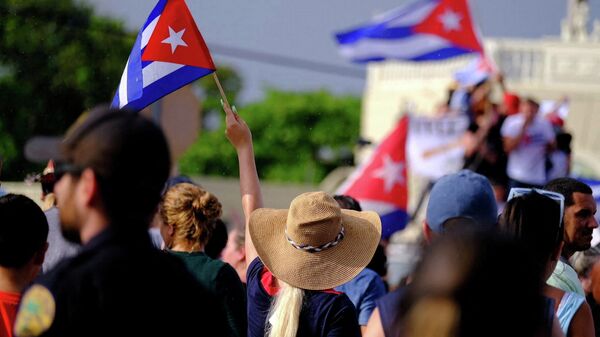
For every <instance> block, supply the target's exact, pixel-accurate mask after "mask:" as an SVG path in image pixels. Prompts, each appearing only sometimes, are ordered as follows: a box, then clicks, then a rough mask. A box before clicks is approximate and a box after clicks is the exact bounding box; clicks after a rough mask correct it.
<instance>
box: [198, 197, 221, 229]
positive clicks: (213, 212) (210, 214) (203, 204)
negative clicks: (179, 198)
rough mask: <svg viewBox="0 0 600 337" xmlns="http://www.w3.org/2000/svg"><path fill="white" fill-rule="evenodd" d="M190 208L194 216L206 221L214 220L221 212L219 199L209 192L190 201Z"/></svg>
mask: <svg viewBox="0 0 600 337" xmlns="http://www.w3.org/2000/svg"><path fill="white" fill-rule="evenodd" d="M192 210H193V211H194V214H195V215H196V217H201V218H203V219H205V220H206V221H208V222H212V221H214V220H216V219H217V218H219V217H221V214H222V206H221V203H220V202H219V199H217V197H215V196H214V195H212V194H211V193H209V192H206V193H204V194H202V195H200V196H198V197H197V198H195V199H194V200H193V201H192Z"/></svg>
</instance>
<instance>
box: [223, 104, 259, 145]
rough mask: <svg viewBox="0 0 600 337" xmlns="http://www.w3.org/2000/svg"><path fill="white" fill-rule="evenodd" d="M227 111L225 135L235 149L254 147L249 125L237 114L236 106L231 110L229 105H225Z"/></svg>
mask: <svg viewBox="0 0 600 337" xmlns="http://www.w3.org/2000/svg"><path fill="white" fill-rule="evenodd" d="M223 109H224V110H225V124H226V129H225V135H226V136H227V139H228V140H229V142H230V143H231V145H233V147H235V149H236V150H240V149H241V148H243V147H245V146H252V133H251V132H250V128H249V127H248V124H246V122H245V121H244V120H243V119H242V118H241V117H240V116H239V115H238V114H237V110H236V109H235V106H234V107H233V108H231V107H230V106H229V105H228V104H223Z"/></svg>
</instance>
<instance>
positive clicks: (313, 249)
mask: <svg viewBox="0 0 600 337" xmlns="http://www.w3.org/2000/svg"><path fill="white" fill-rule="evenodd" d="M344 235H346V232H345V230H344V226H342V230H340V232H339V233H338V235H337V236H336V237H335V239H334V240H333V241H329V242H327V243H326V244H323V245H320V246H316V247H315V246H311V245H303V244H299V243H296V242H294V240H292V239H291V238H290V237H289V235H288V234H287V230H286V231H285V238H286V239H287V240H288V242H289V243H290V244H291V245H292V246H293V247H294V248H296V249H299V250H303V251H305V252H309V253H318V252H321V251H324V250H325V249H327V248H331V247H334V246H337V244H338V243H340V241H342V239H343V238H344Z"/></svg>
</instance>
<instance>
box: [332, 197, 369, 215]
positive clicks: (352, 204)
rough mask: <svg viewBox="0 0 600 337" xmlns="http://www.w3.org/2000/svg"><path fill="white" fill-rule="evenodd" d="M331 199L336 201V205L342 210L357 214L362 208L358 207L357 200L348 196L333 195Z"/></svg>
mask: <svg viewBox="0 0 600 337" xmlns="http://www.w3.org/2000/svg"><path fill="white" fill-rule="evenodd" d="M333 199H335V201H337V203H338V205H340V208H342V209H350V210H353V211H358V212H361V211H362V207H360V203H359V202H358V200H356V199H354V198H353V197H351V196H349V195H334V196H333Z"/></svg>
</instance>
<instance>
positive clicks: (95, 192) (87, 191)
mask: <svg viewBox="0 0 600 337" xmlns="http://www.w3.org/2000/svg"><path fill="white" fill-rule="evenodd" d="M79 182H80V186H81V189H80V191H81V197H82V198H83V202H84V203H85V205H86V206H90V205H92V204H93V203H94V200H96V199H97V198H98V197H99V196H100V195H99V192H100V190H99V186H98V180H97V179H96V174H95V173H94V171H92V169H89V168H87V169H85V170H83V172H82V173H81V177H80V178H79Z"/></svg>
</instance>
